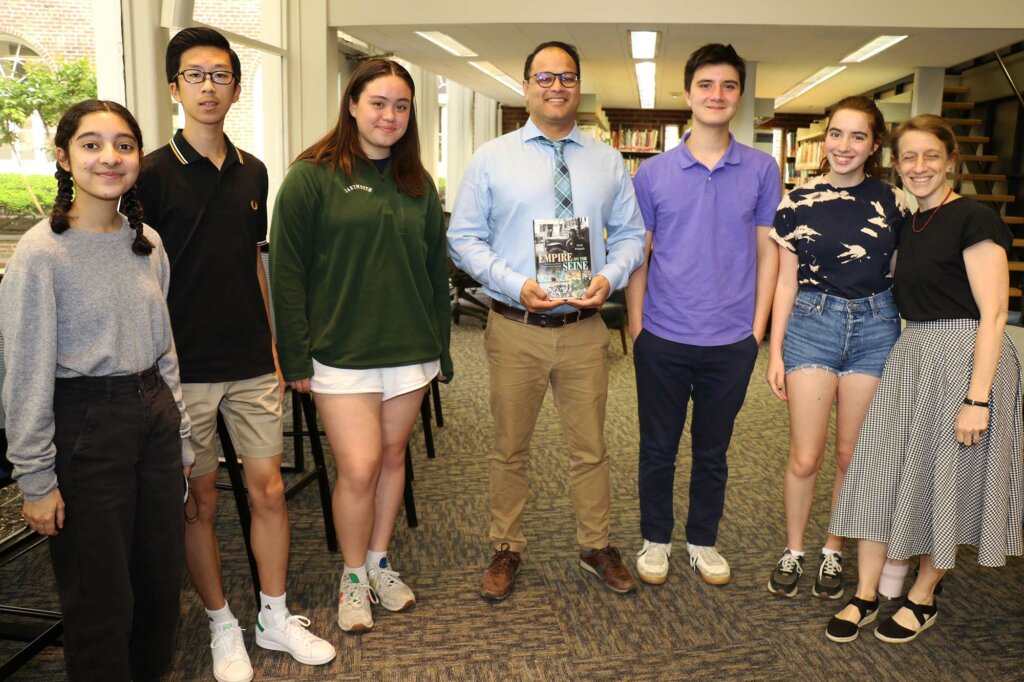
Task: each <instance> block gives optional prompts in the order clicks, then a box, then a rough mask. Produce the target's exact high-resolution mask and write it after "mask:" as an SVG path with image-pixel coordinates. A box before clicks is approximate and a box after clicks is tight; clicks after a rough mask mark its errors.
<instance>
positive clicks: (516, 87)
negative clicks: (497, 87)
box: [470, 62, 523, 96]
mask: <svg viewBox="0 0 1024 682" xmlns="http://www.w3.org/2000/svg"><path fill="white" fill-rule="evenodd" d="M470 65H471V66H474V67H475V68H477V69H479V70H481V71H483V72H484V73H486V74H487V75H488V76H490V77H491V78H493V79H494V80H496V81H498V82H499V83H501V84H502V85H504V86H505V87H506V88H508V89H509V90H511V91H512V92H514V93H516V94H517V95H519V96H522V94H523V85H522V84H521V83H519V82H518V81H516V79H514V78H512V77H511V76H509V75H508V74H507V73H505V72H504V71H502V70H501V69H499V68H498V67H496V66H495V65H494V64H491V63H490V62H470Z"/></svg>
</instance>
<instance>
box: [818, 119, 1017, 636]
mask: <svg viewBox="0 0 1024 682" xmlns="http://www.w3.org/2000/svg"><path fill="white" fill-rule="evenodd" d="M893 156H894V158H895V160H896V164H897V169H898V170H899V173H900V176H901V177H902V179H903V184H904V186H905V187H906V189H907V191H908V192H910V193H911V194H913V195H914V196H915V197H917V201H918V206H919V210H918V212H917V213H915V214H914V215H913V218H912V220H911V221H910V223H909V225H907V228H909V229H904V230H903V233H902V236H901V239H900V250H899V256H898V257H897V262H896V272H895V280H896V281H895V289H894V290H895V295H896V302H897V304H898V305H899V308H900V312H901V314H902V315H903V317H904V318H906V320H907V326H906V329H905V330H904V331H903V334H902V335H901V336H900V340H899V341H898V342H897V343H896V346H895V347H894V348H893V350H892V353H891V355H890V356H889V360H888V362H887V363H886V367H885V372H884V374H883V375H882V382H881V384H880V386H879V388H878V392H877V393H876V394H875V398H874V400H873V401H872V403H871V408H870V409H869V411H868V416H867V419H866V420H865V423H864V428H863V430H862V431H861V434H860V438H859V440H858V442H857V447H856V450H855V451H854V455H853V460H852V461H851V463H850V468H849V471H848V472H847V475H846V480H845V482H844V483H843V488H842V492H841V493H840V497H839V502H838V503H837V505H836V509H835V513H834V514H833V517H832V523H831V525H830V528H829V531H830V532H832V533H835V534H837V535H842V536H845V537H855V538H859V539H860V541H859V543H858V565H859V579H860V582H859V584H858V587H857V594H856V596H855V597H854V598H853V599H852V600H851V602H850V603H849V604H848V605H847V606H846V608H844V609H843V610H842V611H840V612H839V613H838V614H837V615H836V616H835V617H834V618H832V620H831V621H830V622H829V624H828V628H827V631H826V633H827V636H828V638H829V639H831V640H833V641H837V642H846V641H852V640H853V639H856V637H857V633H858V630H859V628H860V627H862V626H864V625H866V624H867V623H870V622H871V621H873V620H874V619H875V617H876V615H877V609H878V598H877V586H878V579H879V575H880V573H881V570H882V565H883V563H884V562H885V559H886V556H888V557H889V558H890V559H893V560H905V559H908V558H910V557H912V556H914V555H920V556H921V563H920V572H919V575H918V577H917V580H916V581H915V582H914V584H913V586H911V588H910V591H909V592H908V594H907V597H906V599H905V600H904V601H903V603H902V605H901V607H900V608H899V609H898V610H897V611H896V612H895V613H894V614H893V615H892V616H890V617H889V618H888V619H886V620H885V621H884V622H883V623H882V624H881V625H879V626H878V628H877V629H876V630H875V635H876V636H877V637H878V638H879V639H881V640H883V641H885V642H907V641H910V640H912V639H914V638H915V637H917V636H918V634H920V633H921V632H922V631H924V630H925V629H927V628H929V627H931V625H932V624H933V623H934V622H935V617H936V613H937V604H936V600H935V594H934V591H935V586H936V585H937V584H938V582H939V580H941V579H942V576H943V574H944V573H945V572H946V571H947V570H949V569H951V568H953V566H954V563H955V560H956V552H957V547H958V545H962V544H966V545H973V546H975V547H977V549H978V563H979V564H981V565H983V566H1002V565H1003V564H1004V563H1005V562H1006V557H1007V556H1019V555H1021V554H1022V541H1021V487H1022V473H1021V468H1022V467H1021V451H1022V430H1024V427H1022V415H1021V382H1022V379H1021V365H1020V360H1019V358H1018V356H1017V352H1016V349H1015V348H1014V346H1013V343H1012V342H1011V341H1010V338H1009V337H1008V336H1007V335H1006V333H1005V330H1004V328H1005V326H1006V317H1007V300H1008V298H1009V273H1008V268H1007V253H1008V251H1009V248H1010V246H1011V244H1012V235H1011V233H1010V231H1009V229H1008V228H1007V226H1006V225H1005V224H1004V223H1003V222H1002V221H1001V220H1000V218H999V216H998V215H997V214H996V213H995V212H993V211H991V210H990V209H988V208H986V207H984V206H981V205H980V204H978V203H976V202H974V201H972V200H971V199H967V198H964V197H961V196H960V195H958V194H957V193H956V192H954V191H953V190H952V189H951V188H950V187H949V186H948V185H947V182H946V177H947V175H948V174H949V173H951V172H953V170H954V169H955V168H957V167H958V165H959V159H958V156H957V151H956V140H955V138H954V135H953V131H952V129H951V128H950V126H949V124H947V123H946V122H945V121H943V120H942V119H941V118H939V117H937V116H932V115H922V116H916V117H915V118H913V119H911V120H910V121H907V122H905V123H903V124H902V125H900V126H899V127H898V128H897V129H896V131H895V132H894V133H893Z"/></svg>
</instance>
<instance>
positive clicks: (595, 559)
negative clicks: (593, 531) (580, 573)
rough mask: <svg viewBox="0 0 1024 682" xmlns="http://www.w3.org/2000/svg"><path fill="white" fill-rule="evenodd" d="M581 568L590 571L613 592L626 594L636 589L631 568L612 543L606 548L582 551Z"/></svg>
mask: <svg viewBox="0 0 1024 682" xmlns="http://www.w3.org/2000/svg"><path fill="white" fill-rule="evenodd" d="M580 568H582V569H583V570H585V571H590V572H591V573H593V574H594V575H596V576H597V577H598V578H600V579H601V580H602V581H604V584H605V585H607V586H608V589H610V590H611V591H613V592H618V593H619V594H626V593H628V592H632V591H633V590H635V589H636V581H635V580H633V576H631V575H630V574H629V569H628V568H626V565H625V564H624V563H622V557H621V556H620V555H619V550H617V549H615V548H614V547H612V546H611V545H608V546H607V547H605V548H604V549H588V550H584V551H582V552H580Z"/></svg>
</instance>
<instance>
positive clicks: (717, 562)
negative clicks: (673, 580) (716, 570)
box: [690, 547, 728, 568]
mask: <svg viewBox="0 0 1024 682" xmlns="http://www.w3.org/2000/svg"><path fill="white" fill-rule="evenodd" d="M698 560H701V561H703V562H704V563H705V564H707V565H708V566H726V565H728V564H726V561H725V559H724V558H723V557H722V555H721V554H719V553H718V550H717V549H715V548H714V547H701V548H700V549H698V550H697V551H696V552H694V553H693V554H691V555H690V568H693V567H695V566H696V565H697V561H698Z"/></svg>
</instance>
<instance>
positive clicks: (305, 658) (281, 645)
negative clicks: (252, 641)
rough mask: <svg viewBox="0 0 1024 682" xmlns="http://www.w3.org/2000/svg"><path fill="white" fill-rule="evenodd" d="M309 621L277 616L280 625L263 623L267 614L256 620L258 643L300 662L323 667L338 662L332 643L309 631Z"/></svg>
mask: <svg viewBox="0 0 1024 682" xmlns="http://www.w3.org/2000/svg"><path fill="white" fill-rule="evenodd" d="M308 627H309V618H306V617H305V616H293V615H291V614H288V615H287V616H285V617H282V616H278V617H277V625H274V626H273V627H268V626H265V625H264V624H263V614H262V613H261V614H260V615H259V616H257V618H256V644H258V645H259V646H261V647H263V648H264V649H270V650H271V651H284V652H285V653H288V654H291V657H292V658H294V659H295V660H296V661H298V662H299V663H305V664H306V665H323V664H324V663H329V662H330V661H333V660H334V657H335V656H336V655H337V652H336V651H335V650H334V647H333V646H331V643H330V642H327V641H325V640H322V639H320V638H319V637H317V636H316V635H314V634H313V633H312V632H310V631H309V630H307V629H306V628H308Z"/></svg>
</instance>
